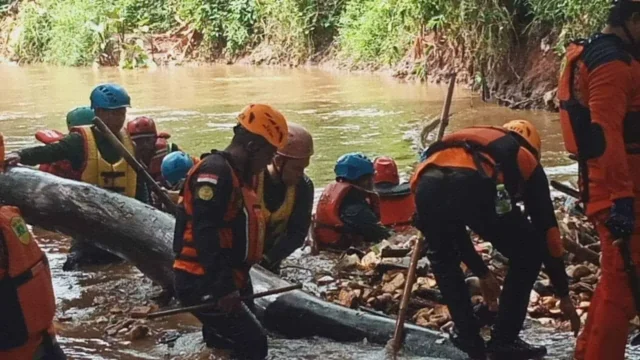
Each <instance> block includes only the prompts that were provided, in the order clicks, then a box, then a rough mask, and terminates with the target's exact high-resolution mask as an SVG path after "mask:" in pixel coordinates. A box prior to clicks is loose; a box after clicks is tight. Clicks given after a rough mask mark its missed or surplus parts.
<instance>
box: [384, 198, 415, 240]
mask: <svg viewBox="0 0 640 360" xmlns="http://www.w3.org/2000/svg"><path fill="white" fill-rule="evenodd" d="M408 190H409V189H408ZM378 196H379V197H380V222H382V224H383V225H384V226H387V227H392V228H393V229H394V230H395V231H396V232H402V231H405V230H408V229H409V228H411V225H412V223H413V215H414V213H415V211H416V204H415V199H414V197H413V194H412V193H411V191H408V193H406V194H393V193H389V194H386V193H380V192H378Z"/></svg>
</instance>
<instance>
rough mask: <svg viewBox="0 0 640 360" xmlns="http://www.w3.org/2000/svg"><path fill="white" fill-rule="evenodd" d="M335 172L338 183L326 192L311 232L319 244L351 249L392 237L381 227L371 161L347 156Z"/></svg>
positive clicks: (317, 209) (331, 184)
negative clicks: (351, 247) (353, 246)
mask: <svg viewBox="0 0 640 360" xmlns="http://www.w3.org/2000/svg"><path fill="white" fill-rule="evenodd" d="M334 172H335V174H336V181H334V182H332V183H330V184H329V185H327V187H325V188H324V191H323V192H322V195H321V196H320V200H319V201H318V206H317V208H316V214H315V219H314V222H313V230H312V233H313V239H314V240H315V242H316V244H318V246H319V247H323V246H324V247H336V248H348V247H350V246H352V245H359V244H360V243H362V242H363V241H365V242H378V241H381V240H384V239H386V238H388V237H389V236H391V234H392V232H391V230H390V229H388V228H386V227H385V226H383V225H382V224H381V223H380V207H379V202H380V200H379V198H378V195H377V194H376V193H375V192H374V191H373V175H374V168H373V163H372V162H371V160H369V158H367V157H366V156H365V155H363V154H361V153H349V154H345V155H342V156H341V157H340V158H339V159H338V161H337V162H336V166H335V168H334Z"/></svg>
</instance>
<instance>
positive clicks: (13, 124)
mask: <svg viewBox="0 0 640 360" xmlns="http://www.w3.org/2000/svg"><path fill="white" fill-rule="evenodd" d="M107 81H112V82H117V83H120V84H121V85H123V86H124V87H125V88H126V89H127V90H128V91H129V94H130V95H131V98H132V106H133V107H132V108H131V109H130V111H129V112H128V116H129V118H133V117H135V116H139V115H145V116H150V117H152V118H154V119H155V120H156V122H157V124H158V127H159V130H161V131H167V132H169V133H171V135H172V137H171V140H172V141H174V142H176V143H177V144H179V145H180V146H181V147H182V148H183V149H185V150H186V151H188V152H190V153H192V154H200V153H203V152H206V151H208V150H210V149H214V148H222V147H224V146H225V145H226V144H227V143H228V140H229V139H230V135H231V131H230V129H231V127H232V126H233V125H234V115H235V114H236V113H237V112H238V111H239V110H240V109H241V108H242V107H243V106H244V105H246V104H248V103H250V102H266V103H270V104H272V105H274V106H276V107H277V108H278V109H280V110H281V111H282V112H283V113H284V114H285V116H286V117H287V118H288V119H289V120H290V121H294V122H298V123H301V124H303V125H304V126H306V127H307V128H308V129H309V130H310V131H311V132H312V133H313V136H314V139H315V151H316V154H315V155H314V157H313V159H312V164H311V166H310V167H309V169H308V174H309V176H310V177H311V178H312V180H313V181H314V183H315V185H316V189H320V188H321V187H323V186H324V185H325V184H326V183H328V182H329V181H331V180H332V178H333V164H334V162H335V160H336V159H337V157H338V156H339V155H341V154H343V153H345V152H349V151H362V152H364V153H366V154H367V155H371V156H376V155H389V156H392V157H394V158H395V159H396V160H397V162H398V164H399V167H400V169H401V172H403V174H404V175H405V176H406V175H407V174H408V173H410V171H411V167H412V165H414V164H415V162H416V160H417V154H416V152H415V150H414V149H413V148H412V141H411V138H412V137H413V136H414V135H415V129H416V128H418V127H419V124H420V122H422V121H425V120H426V119H430V118H432V117H434V116H436V115H438V114H439V112H440V108H441V106H442V101H443V98H444V94H445V92H446V90H445V89H444V88H441V87H437V86H425V85H422V84H412V83H402V82H399V81H397V80H394V79H390V78H387V77H382V76H376V75H355V74H347V73H339V72H325V71H322V70H318V69H293V70H292V69H271V68H249V67H231V66H212V67H197V68H166V69H157V70H153V71H119V70H117V69H100V70H94V69H90V68H86V69H75V68H57V67H44V66H34V67H12V66H7V65H0V132H2V133H3V134H4V136H5V143H6V146H7V151H11V150H15V149H18V148H21V147H25V146H32V145H36V144H37V143H36V140H35V138H34V136H33V135H34V133H35V132H36V131H37V130H40V129H58V130H61V131H64V130H65V120H64V117H65V114H66V112H67V111H69V110H70V109H71V108H73V107H75V106H80V105H87V104H88V102H89V93H90V91H91V89H92V88H93V86H95V85H96V84H97V83H100V82H107ZM451 112H452V114H453V117H452V119H451V125H450V126H451V128H452V129H456V128H460V127H464V126H469V125H474V124H494V125H500V124H502V123H504V122H505V121H506V120H511V119H517V118H524V119H528V120H530V121H532V122H533V123H534V124H535V125H536V126H538V128H539V129H540V131H541V133H542V136H543V148H544V153H543V163H544V164H545V165H546V166H547V167H548V168H547V170H548V174H549V175H550V177H561V178H566V177H569V176H571V175H573V174H575V172H576V169H575V167H574V166H573V165H572V164H571V161H570V160H568V159H567V158H566V156H565V154H564V153H563V147H562V138H561V135H560V126H559V123H558V116H557V114H550V113H544V112H522V111H519V112H515V111H510V110H508V109H505V108H501V107H497V106H494V105H488V104H484V103H482V102H481V101H480V100H479V99H478V98H477V97H476V96H475V95H472V94H470V93H469V92H467V91H464V90H457V91H456V92H455V97H454V100H453V105H452V109H451ZM35 233H36V237H37V239H38V241H39V242H40V243H41V244H42V245H43V247H44V249H45V250H46V251H47V253H48V254H49V257H50V260H51V264H52V269H53V278H54V285H55V290H56V295H57V303H58V322H57V327H58V333H59V335H60V342H61V343H62V346H63V348H64V349H65V351H66V352H67V354H68V355H69V358H71V359H208V358H212V359H225V358H226V357H225V354H224V353H220V354H218V353H215V354H211V353H210V352H209V351H207V350H205V349H204V347H203V345H202V344H201V342H200V333H199V326H198V322H197V321H195V320H194V318H192V317H191V316H190V315H184V316H176V317H171V318H168V319H164V320H159V321H155V322H153V323H151V324H148V325H149V327H150V329H151V333H150V335H149V336H147V337H146V338H145V339H143V340H136V341H130V340H129V339H127V338H126V337H122V336H108V335H106V334H105V327H106V326H107V325H108V324H109V323H112V322H117V321H118V320H120V319H122V318H124V315H120V312H122V311H126V310H127V309H129V308H131V307H132V306H142V305H146V304H151V300H150V297H151V296H152V295H153V294H154V293H155V292H156V291H157V290H158V289H155V288H153V286H152V285H151V283H150V281H149V280H147V279H145V278H144V276H142V275H141V274H140V273H139V272H138V271H137V270H136V269H133V268H131V267H130V266H127V265H126V264H122V265H111V266H109V267H106V268H104V267H103V268H95V269H88V270H84V271H78V272H63V271H62V263H63V262H64V258H65V253H66V251H67V250H68V239H67V238H66V237H64V236H61V235H58V234H52V233H47V232H43V231H41V230H37V229H36V230H35ZM171 330H176V331H177V332H178V333H179V334H180V337H179V338H178V340H177V341H176V342H174V343H173V345H171V346H169V345H167V344H164V343H163V341H162V340H163V339H166V338H171V336H172V335H173V334H174V332H172V331H171ZM525 334H526V336H527V338H528V339H530V340H531V341H534V342H537V343H544V344H545V345H547V346H549V350H550V356H548V357H547V359H568V358H570V352H571V349H572V346H573V342H572V338H571V335H569V334H566V333H555V334H554V333H553V332H552V331H550V330H544V329H540V328H539V327H537V326H533V327H532V326H528V329H527V330H526V332H525ZM270 345H271V352H270V358H271V359H377V358H380V359H381V358H383V357H382V355H381V354H382V350H381V347H379V346H374V345H370V344H366V342H365V343H358V344H337V343H333V342H331V341H328V340H326V339H320V338H317V339H304V340H288V339H282V338H279V337H278V336H277V335H274V336H273V337H272V338H271V341H270ZM631 354H633V352H632V353H631ZM403 358H406V359H411V357H403ZM633 358H638V359H640V353H636V356H634V357H633Z"/></svg>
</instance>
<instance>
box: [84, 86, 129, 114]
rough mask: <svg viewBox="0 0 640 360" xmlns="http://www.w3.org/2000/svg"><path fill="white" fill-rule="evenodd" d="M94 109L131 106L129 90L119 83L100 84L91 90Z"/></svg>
mask: <svg viewBox="0 0 640 360" xmlns="http://www.w3.org/2000/svg"><path fill="white" fill-rule="evenodd" d="M89 99H90V100H91V108H92V109H94V110H95V109H98V108H99V109H120V108H123V107H129V106H131V98H130V97H129V94H127V91H126V90H125V89H124V88H123V87H122V86H120V85H117V84H100V85H98V86H96V87H95V88H94V89H93V91H91V96H90V97H89Z"/></svg>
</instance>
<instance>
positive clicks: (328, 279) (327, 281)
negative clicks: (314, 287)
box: [316, 275, 336, 286]
mask: <svg viewBox="0 0 640 360" xmlns="http://www.w3.org/2000/svg"><path fill="white" fill-rule="evenodd" d="M334 281H336V279H334V278H332V277H331V276H328V275H326V276H323V277H321V278H320V279H318V280H317V281H316V284H318V285H321V286H322V285H327V284H330V283H332V282H334Z"/></svg>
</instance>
